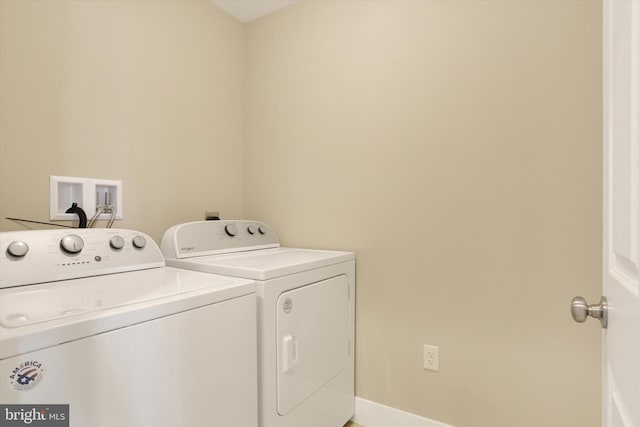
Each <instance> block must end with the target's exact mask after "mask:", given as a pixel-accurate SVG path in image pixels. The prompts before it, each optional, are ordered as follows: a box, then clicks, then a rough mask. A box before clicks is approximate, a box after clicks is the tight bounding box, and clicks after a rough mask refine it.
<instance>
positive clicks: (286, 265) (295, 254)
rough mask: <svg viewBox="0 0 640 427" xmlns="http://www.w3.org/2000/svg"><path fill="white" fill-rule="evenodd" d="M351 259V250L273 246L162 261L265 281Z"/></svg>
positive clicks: (352, 256)
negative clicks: (271, 247)
mask: <svg viewBox="0 0 640 427" xmlns="http://www.w3.org/2000/svg"><path fill="white" fill-rule="evenodd" d="M354 259H355V255H354V253H353V252H341V251H323V250H314V249H292V248H275V249H262V250H255V251H248V252H239V253H235V254H228V255H213V256H203V257H193V258H188V259H180V260H178V259H166V260H165V262H166V264H167V265H170V266H173V267H180V268H186V269H189V270H197V271H204V272H207V273H217V274H224V275H228V276H234V277H245V278H247V279H255V280H268V279H273V278H276V277H282V276H287V275H289V274H295V273H299V272H302V271H307V270H312V269H315V268H320V267H326V266H329V265H333V264H338V263H341V262H346V261H351V260H354Z"/></svg>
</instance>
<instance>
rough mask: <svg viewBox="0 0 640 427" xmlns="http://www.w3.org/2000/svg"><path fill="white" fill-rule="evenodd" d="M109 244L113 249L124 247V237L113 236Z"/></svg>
mask: <svg viewBox="0 0 640 427" xmlns="http://www.w3.org/2000/svg"><path fill="white" fill-rule="evenodd" d="M109 245H110V246H111V247H112V248H113V249H122V248H124V239H123V238H122V237H120V236H113V237H112V238H111V240H109Z"/></svg>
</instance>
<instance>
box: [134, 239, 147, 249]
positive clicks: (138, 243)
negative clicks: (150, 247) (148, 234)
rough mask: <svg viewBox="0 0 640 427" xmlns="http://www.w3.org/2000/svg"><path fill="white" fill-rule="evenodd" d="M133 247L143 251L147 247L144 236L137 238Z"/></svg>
mask: <svg viewBox="0 0 640 427" xmlns="http://www.w3.org/2000/svg"><path fill="white" fill-rule="evenodd" d="M133 246H135V247H136V248H138V249H142V248H144V247H145V246H147V239H145V238H144V237H142V236H136V237H134V238H133Z"/></svg>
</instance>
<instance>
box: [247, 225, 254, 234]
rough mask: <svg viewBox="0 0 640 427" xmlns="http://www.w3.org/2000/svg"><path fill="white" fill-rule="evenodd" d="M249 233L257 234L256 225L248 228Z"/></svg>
mask: <svg viewBox="0 0 640 427" xmlns="http://www.w3.org/2000/svg"><path fill="white" fill-rule="evenodd" d="M247 232H248V233H249V234H251V235H254V234H256V226H255V225H250V226H248V227H247Z"/></svg>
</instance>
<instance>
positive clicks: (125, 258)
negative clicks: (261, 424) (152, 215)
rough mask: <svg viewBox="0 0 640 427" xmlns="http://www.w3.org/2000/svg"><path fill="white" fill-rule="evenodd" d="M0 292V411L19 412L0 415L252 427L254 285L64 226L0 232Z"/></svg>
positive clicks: (138, 426)
mask: <svg viewBox="0 0 640 427" xmlns="http://www.w3.org/2000/svg"><path fill="white" fill-rule="evenodd" d="M0 288H1V289H0V379H1V384H0V403H1V404H2V405H22V406H21V407H15V406H12V407H11V411H9V410H8V409H7V411H8V412H6V414H7V416H9V414H10V413H11V414H13V415H11V416H14V415H15V416H19V415H20V414H19V412H17V410H18V409H19V408H22V409H23V411H24V413H27V411H29V408H30V407H35V405H53V404H60V405H69V408H68V409H69V413H68V414H67V415H68V416H69V418H68V422H69V424H68V425H70V426H71V427H114V426H127V427H194V426H197V427H208V426H211V427H215V426H225V427H229V426H235V427H247V426H254V427H255V426H257V381H256V375H257V368H256V364H257V346H256V315H255V283H254V281H252V280H246V279H239V278H232V277H229V276H218V275H211V274H204V273H198V272H194V271H187V270H180V269H176V268H170V267H165V264H164V259H163V257H162V254H161V252H160V249H159V247H158V246H157V245H156V244H155V243H154V242H153V240H152V239H151V238H150V237H149V236H147V235H145V234H143V233H140V232H137V231H132V230H118V229H73V230H68V231H67V230H65V231H59V230H37V231H16V232H3V233H0ZM14 409H15V411H14ZM35 412H38V413H40V412H39V410H38V411H36V410H34V413H35ZM43 413H46V411H45V412H43ZM4 414H5V411H4V410H3V411H0V418H1V417H2V416H4ZM0 424H3V423H2V421H1V420H0ZM12 425H13V424H12ZM47 425H48V424H47ZM56 425H58V424H56Z"/></svg>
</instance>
